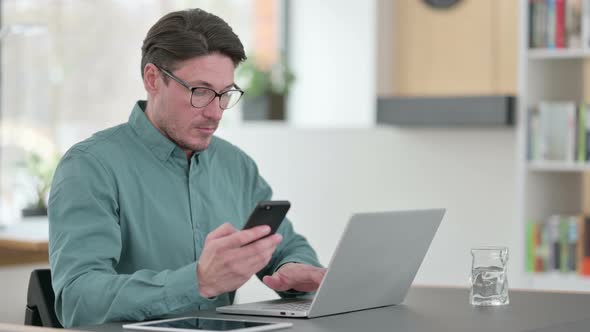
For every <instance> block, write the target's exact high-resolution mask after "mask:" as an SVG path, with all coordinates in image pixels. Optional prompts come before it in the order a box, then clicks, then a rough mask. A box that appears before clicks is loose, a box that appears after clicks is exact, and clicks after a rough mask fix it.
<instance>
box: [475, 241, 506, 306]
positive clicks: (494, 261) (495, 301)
mask: <svg viewBox="0 0 590 332" xmlns="http://www.w3.org/2000/svg"><path fill="white" fill-rule="evenodd" d="M471 256H472V265H471V279H470V280H471V292H470V294H469V302H470V303H471V304H472V305H504V304H508V303H510V300H509V298H508V278H507V273H506V272H507V268H508V265H507V263H508V248H506V247H480V248H473V249H471Z"/></svg>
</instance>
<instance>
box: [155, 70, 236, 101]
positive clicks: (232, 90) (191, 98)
mask: <svg viewBox="0 0 590 332" xmlns="http://www.w3.org/2000/svg"><path fill="white" fill-rule="evenodd" d="M153 65H154V66H156V68H158V69H159V70H160V71H161V72H162V73H164V75H166V76H168V77H170V78H171V79H173V80H174V81H176V82H177V83H178V84H180V85H182V86H184V87H185V88H187V89H188V90H189V91H190V92H191V95H190V97H189V98H190V100H189V102H190V104H191V106H192V107H194V108H205V107H207V106H209V104H211V102H213V100H215V98H219V108H221V109H222V110H226V109H230V108H232V107H234V106H236V104H237V103H238V102H239V101H240V99H241V98H242V96H243V95H244V90H242V89H240V87H239V86H238V85H237V84H235V83H234V87H235V89H230V90H226V91H223V92H222V93H219V92H217V91H215V90H213V89H211V88H208V87H206V86H190V85H189V84H188V83H186V82H185V81H183V80H181V79H180V78H178V77H176V76H175V75H174V74H172V73H171V72H169V71H167V70H166V69H164V68H162V67H160V66H158V65H157V64H155V63H154V64H153ZM196 89H205V90H209V91H212V92H213V93H214V94H215V96H214V97H213V98H211V100H209V102H208V103H207V104H205V105H203V106H195V105H193V94H194V93H195V90H196ZM229 92H239V93H240V97H238V100H237V101H236V102H235V103H234V104H233V105H231V106H230V107H226V108H223V107H222V106H221V97H222V96H223V95H224V94H226V93H229Z"/></svg>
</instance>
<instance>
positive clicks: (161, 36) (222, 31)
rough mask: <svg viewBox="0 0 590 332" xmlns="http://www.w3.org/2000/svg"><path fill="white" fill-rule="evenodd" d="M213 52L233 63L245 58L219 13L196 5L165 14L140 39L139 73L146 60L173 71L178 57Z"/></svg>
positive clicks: (240, 46) (179, 59)
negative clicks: (207, 10)
mask: <svg viewBox="0 0 590 332" xmlns="http://www.w3.org/2000/svg"><path fill="white" fill-rule="evenodd" d="M215 52H218V53H221V54H223V55H226V56H228V57H229V58H230V59H231V60H232V61H233V63H234V65H235V66H237V65H238V64H240V63H241V62H242V61H244V60H246V54H245V53H244V46H243V45H242V42H241V41H240V38H238V36H237V35H236V34H235V33H234V32H233V30H232V28H231V27H230V26H229V25H228V24H227V23H226V22H225V21H224V20H222V19H221V18H219V17H218V16H215V15H213V14H210V13H208V12H206V11H204V10H201V9H198V8H196V9H187V10H181V11H177V12H172V13H169V14H166V15H165V16H164V17H162V18H161V19H159V20H158V22H156V24H154V26H152V27H151V28H150V30H149V31H148V33H147V36H146V37H145V39H144V41H143V46H142V47H141V77H142V78H143V69H144V68H145V65H146V64H148V63H153V64H156V65H158V66H161V67H163V68H165V69H167V70H170V71H173V70H175V69H176V68H175V66H176V64H177V63H178V62H179V61H183V60H187V59H190V58H194V57H197V56H202V55H208V54H211V53H215Z"/></svg>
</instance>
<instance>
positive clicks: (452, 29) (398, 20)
mask: <svg viewBox="0 0 590 332" xmlns="http://www.w3.org/2000/svg"><path fill="white" fill-rule="evenodd" d="M380 7H382V8H383V9H384V10H387V11H391V12H392V13H393V15H391V16H390V17H391V22H389V23H387V22H380V24H379V25H380V28H383V27H386V26H389V27H390V28H391V31H392V33H391V34H389V38H391V42H389V41H387V40H385V39H386V38H388V36H387V35H388V34H386V33H384V32H383V31H380V32H379V34H380V38H379V39H380V41H379V43H378V45H379V47H380V48H381V49H380V51H379V53H380V59H379V62H380V65H383V66H380V67H381V68H386V71H385V73H384V74H380V75H391V77H393V80H392V82H391V87H390V88H389V90H391V91H390V93H389V94H390V95H402V96H419V95H430V96H437V95H491V94H515V93H516V82H517V80H516V71H517V67H516V66H517V63H516V62H517V45H518V31H517V30H518V29H517V20H518V2H517V1H514V0H477V1H461V2H459V4H457V5H456V6H454V7H452V8H450V9H444V10H440V9H433V8H431V7H428V6H427V5H426V4H425V3H424V2H423V1H417V0H397V1H395V3H394V4H389V5H388V4H386V3H385V1H382V2H380ZM379 15H380V16H379V17H380V20H381V21H383V20H386V19H387V15H384V14H382V13H380V14H379ZM384 48H386V49H384ZM382 54H385V56H383V55H382ZM387 55H389V57H388V56H387ZM388 61H389V62H390V63H389V65H388V64H387V62H388ZM387 68H389V69H390V70H387ZM380 81H381V80H380ZM383 90H384V89H382V88H381V87H380V89H379V91H380V93H381V94H383ZM385 90H387V88H386V89H385Z"/></svg>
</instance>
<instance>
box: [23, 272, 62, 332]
mask: <svg viewBox="0 0 590 332" xmlns="http://www.w3.org/2000/svg"><path fill="white" fill-rule="evenodd" d="M54 303H55V294H53V288H52V287H51V271H50V270H49V269H39V270H33V272H31V278H30V279H29V290H28V292H27V306H26V308H25V325H32V326H43V327H58V328H61V327H63V326H62V325H61V324H60V323H59V320H58V319H57V316H56V315H55V308H54V306H53V305H54Z"/></svg>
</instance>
